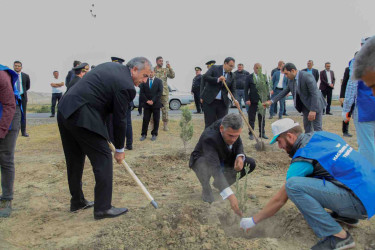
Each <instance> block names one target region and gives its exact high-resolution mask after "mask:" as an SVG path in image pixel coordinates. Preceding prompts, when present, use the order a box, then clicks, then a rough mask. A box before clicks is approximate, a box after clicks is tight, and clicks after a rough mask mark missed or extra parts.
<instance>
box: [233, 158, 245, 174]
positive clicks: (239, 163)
mask: <svg viewBox="0 0 375 250" xmlns="http://www.w3.org/2000/svg"><path fill="white" fill-rule="evenodd" d="M242 169H243V156H238V157H237V159H236V161H235V162H234V170H236V171H241V170H242Z"/></svg>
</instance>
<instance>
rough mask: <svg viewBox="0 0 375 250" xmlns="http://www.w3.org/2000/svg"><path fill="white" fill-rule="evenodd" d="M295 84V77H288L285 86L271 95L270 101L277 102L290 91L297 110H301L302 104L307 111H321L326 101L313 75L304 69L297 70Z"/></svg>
mask: <svg viewBox="0 0 375 250" xmlns="http://www.w3.org/2000/svg"><path fill="white" fill-rule="evenodd" d="M296 77H297V76H296ZM296 85H297V84H296V80H295V79H293V80H290V79H288V85H287V86H286V88H285V89H284V90H283V91H281V92H280V94H278V95H277V96H275V97H273V98H272V101H273V102H274V103H275V102H278V101H279V100H280V99H281V98H283V97H285V96H286V95H287V94H288V93H289V92H291V93H292V94H293V100H294V106H295V107H296V109H297V110H298V111H299V112H302V108H303V105H304V106H305V107H306V108H307V109H308V110H309V111H315V112H317V113H319V112H323V108H325V107H326V106H327V102H326V101H325V99H324V98H323V95H322V93H321V92H320V91H319V90H318V87H317V86H316V81H315V79H314V77H313V76H312V75H311V74H310V73H307V72H305V71H298V87H297V86H296ZM297 94H298V96H297Z"/></svg>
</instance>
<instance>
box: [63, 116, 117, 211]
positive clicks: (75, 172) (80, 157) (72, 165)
mask: <svg viewBox="0 0 375 250" xmlns="http://www.w3.org/2000/svg"><path fill="white" fill-rule="evenodd" d="M57 122H58V126H59V130H60V136H61V141H62V145H63V149H64V154H65V159H66V166H67V172H68V184H69V190H70V194H71V196H72V198H71V200H70V202H71V204H81V203H82V201H83V200H84V199H85V198H84V195H83V191H82V174H83V168H84V164H85V156H86V155H87V157H88V158H89V160H90V162H91V165H92V169H93V172H94V175H95V205H94V211H95V212H97V211H104V210H107V209H109V208H111V202H112V178H113V166H112V154H111V150H110V149H109V147H108V143H107V140H106V139H105V138H104V137H102V136H100V135H98V134H96V133H94V132H91V131H90V130H87V129H85V128H81V127H77V126H75V125H74V124H72V122H71V121H70V120H66V119H65V118H64V117H63V116H62V115H61V114H60V113H58V114H57Z"/></svg>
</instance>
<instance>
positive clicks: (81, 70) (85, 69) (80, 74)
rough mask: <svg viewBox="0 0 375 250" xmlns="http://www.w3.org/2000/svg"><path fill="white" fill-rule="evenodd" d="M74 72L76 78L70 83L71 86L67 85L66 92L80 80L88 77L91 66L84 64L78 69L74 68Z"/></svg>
mask: <svg viewBox="0 0 375 250" xmlns="http://www.w3.org/2000/svg"><path fill="white" fill-rule="evenodd" d="M73 70H74V74H75V75H74V78H73V79H72V80H71V81H70V82H69V84H67V85H66V91H68V90H69V89H70V88H71V87H73V86H74V84H76V83H77V82H78V81H79V80H81V79H82V77H84V75H86V73H87V72H89V65H88V64H87V63H82V64H80V65H78V66H77V67H74V68H73Z"/></svg>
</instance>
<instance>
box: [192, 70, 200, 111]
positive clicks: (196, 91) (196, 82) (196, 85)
mask: <svg viewBox="0 0 375 250" xmlns="http://www.w3.org/2000/svg"><path fill="white" fill-rule="evenodd" d="M201 73H202V69H201V68H200V67H195V77H194V79H193V84H192V85H191V94H192V95H193V96H194V102H195V107H196V108H197V112H194V114H200V113H201V111H202V103H201V101H200V99H201V95H200V92H201V81H202V74H201Z"/></svg>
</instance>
